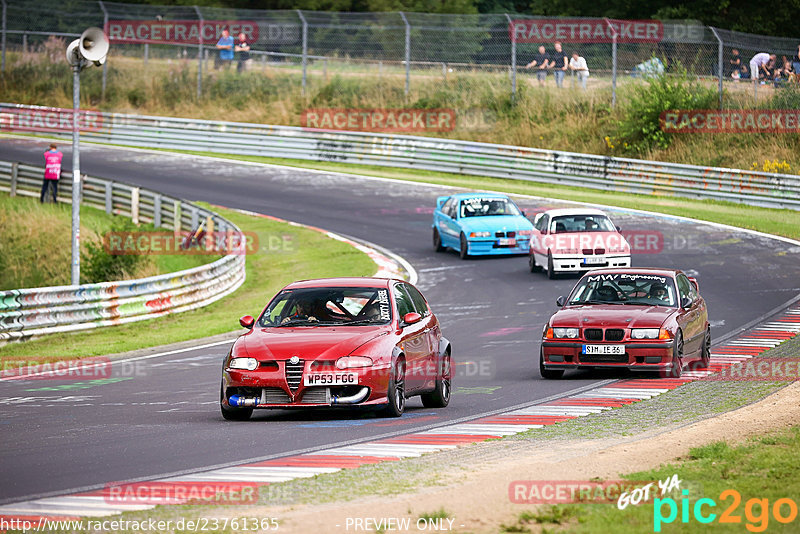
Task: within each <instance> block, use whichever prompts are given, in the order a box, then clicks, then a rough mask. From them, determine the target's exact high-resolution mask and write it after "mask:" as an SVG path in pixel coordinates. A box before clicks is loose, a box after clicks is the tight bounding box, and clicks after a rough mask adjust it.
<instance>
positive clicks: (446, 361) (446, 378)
mask: <svg viewBox="0 0 800 534" xmlns="http://www.w3.org/2000/svg"><path fill="white" fill-rule="evenodd" d="M450 389H451V384H450V354H449V353H446V354H445V355H444V357H443V358H442V377H441V378H437V379H436V388H435V389H434V390H433V391H431V392H430V393H424V394H422V395H421V396H420V398H422V405H423V406H425V407H426V408H444V407H445V406H447V405H448V404H450Z"/></svg>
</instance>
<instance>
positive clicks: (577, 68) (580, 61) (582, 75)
mask: <svg viewBox="0 0 800 534" xmlns="http://www.w3.org/2000/svg"><path fill="white" fill-rule="evenodd" d="M569 69H570V70H571V71H572V72H574V73H575V75H576V76H577V77H578V81H579V82H580V84H581V89H584V90H585V89H586V81H587V80H588V79H589V67H588V66H587V65H586V59H584V58H583V57H581V56H580V55H579V54H578V53H577V52H573V53H572V59H570V60H569Z"/></svg>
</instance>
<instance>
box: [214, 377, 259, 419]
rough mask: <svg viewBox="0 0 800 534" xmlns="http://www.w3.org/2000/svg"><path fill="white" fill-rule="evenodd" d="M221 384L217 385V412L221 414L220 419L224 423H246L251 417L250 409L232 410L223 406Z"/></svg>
mask: <svg viewBox="0 0 800 534" xmlns="http://www.w3.org/2000/svg"><path fill="white" fill-rule="evenodd" d="M223 395H224V393H223V390H222V384H220V385H219V410H220V412H222V417H223V419H225V420H226V421H247V420H248V419H250V416H251V415H253V409H252V408H234V407H232V406H225V405H224V404H223V403H222V400H223Z"/></svg>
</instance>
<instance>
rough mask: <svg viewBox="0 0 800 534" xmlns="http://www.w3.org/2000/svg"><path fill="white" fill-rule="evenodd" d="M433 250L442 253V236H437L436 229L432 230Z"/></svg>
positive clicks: (437, 231)
mask: <svg viewBox="0 0 800 534" xmlns="http://www.w3.org/2000/svg"><path fill="white" fill-rule="evenodd" d="M433 250H435V251H436V252H442V251H444V246H443V245H442V236H440V235H439V230H437V229H436V228H434V229H433Z"/></svg>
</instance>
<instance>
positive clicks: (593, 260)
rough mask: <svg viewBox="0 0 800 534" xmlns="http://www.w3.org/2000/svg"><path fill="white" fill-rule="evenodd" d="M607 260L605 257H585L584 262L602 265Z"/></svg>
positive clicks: (585, 263)
mask: <svg viewBox="0 0 800 534" xmlns="http://www.w3.org/2000/svg"><path fill="white" fill-rule="evenodd" d="M605 262H606V259H605V258H603V257H599V258H584V259H583V264H584V265H601V264H603V263H605Z"/></svg>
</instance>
